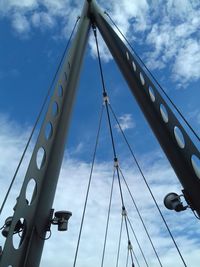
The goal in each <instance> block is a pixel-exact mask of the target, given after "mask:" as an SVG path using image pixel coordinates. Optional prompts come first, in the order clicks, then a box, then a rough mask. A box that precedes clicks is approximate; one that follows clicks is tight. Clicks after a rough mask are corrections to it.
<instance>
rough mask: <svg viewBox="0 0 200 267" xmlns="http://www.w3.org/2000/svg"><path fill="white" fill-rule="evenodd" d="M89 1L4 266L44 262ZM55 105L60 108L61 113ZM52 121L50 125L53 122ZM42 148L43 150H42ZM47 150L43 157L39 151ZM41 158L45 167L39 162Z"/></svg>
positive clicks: (35, 153)
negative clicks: (20, 228) (16, 239)
mask: <svg viewBox="0 0 200 267" xmlns="http://www.w3.org/2000/svg"><path fill="white" fill-rule="evenodd" d="M87 13H88V3H87V1H85V5H84V8H83V12H82V15H81V19H80V22H79V28H78V31H77V33H76V36H75V39H74V41H73V44H72V46H71V49H70V50H69V53H68V55H67V56H66V58H65V61H64V66H63V68H62V71H61V72H60V76H59V80H58V82H57V84H56V86H55V91H54V94H53V96H52V98H51V100H50V104H49V107H48V111H47V114H46V117H45V119H44V122H43V124H42V127H41V131H40V134H39V137H38V140H37V142H36V145H35V148H34V151H33V155H32V157H31V160H30V164H29V167H28V170H27V173H26V176H25V180H24V182H23V185H22V189H21V192H20V195H19V199H18V203H17V206H16V210H15V212H14V217H13V221H12V225H11V228H10V231H9V235H8V237H7V239H6V243H5V246H4V250H3V255H2V257H1V261H0V266H1V267H7V266H12V267H23V266H26V267H37V266H39V264H40V259H41V255H42V250H43V245H44V238H45V234H46V229H45V228H46V226H47V225H48V221H49V214H50V211H51V208H52V204H53V199H54V195H55V190H56V185H57V181H58V176H59V172H60V167H61V163H62V159H63V153H64V147H65V141H66V135H67V129H68V125H69V121H70V115H71V111H72V106H73V102H74V98H75V92H76V90H75V88H76V86H77V82H78V78H79V74H80V69H81V63H82V59H83V56H84V51H85V46H86V44H87V40H88V33H89V29H90V20H89V19H88V16H87ZM55 107H57V112H55V111H56V109H55ZM49 123H50V124H49ZM49 125H51V127H50V128H51V129H52V132H51V131H50V137H49V138H47V137H46V130H47V129H46V127H48V126H49ZM41 148H42V149H41ZM40 150H43V151H45V156H44V158H43V160H42V161H41V159H39V158H38V156H39V155H38V151H40ZM38 161H41V165H42V166H41V168H38V166H37V162H38ZM31 179H34V181H35V183H36V189H35V191H34V193H33V198H32V203H31V204H30V203H29V204H30V205H28V203H27V201H26V190H27V185H28V184H29V182H30V180H31ZM20 218H23V219H24V220H25V222H26V231H24V233H23V236H24V237H23V240H21V245H20V247H19V248H18V249H15V248H14V247H13V232H14V228H15V225H16V223H17V222H18V220H19V219H20Z"/></svg>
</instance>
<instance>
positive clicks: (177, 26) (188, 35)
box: [146, 0, 200, 85]
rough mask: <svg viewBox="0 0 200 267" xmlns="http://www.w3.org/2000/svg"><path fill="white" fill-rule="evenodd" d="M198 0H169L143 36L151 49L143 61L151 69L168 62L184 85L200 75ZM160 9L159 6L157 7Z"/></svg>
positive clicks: (173, 74) (174, 74)
mask: <svg viewBox="0 0 200 267" xmlns="http://www.w3.org/2000/svg"><path fill="white" fill-rule="evenodd" d="M197 6H198V2H196V1H192V2H191V1H189V0H184V1H183V2H181V7H180V3H179V2H178V1H168V4H167V8H166V10H165V9H161V10H162V13H163V15H162V18H161V19H160V20H156V21H155V22H153V24H152V27H151V30H150V32H149V33H148V35H147V37H146V41H147V44H149V45H150V47H151V51H149V52H147V54H146V61H147V62H148V65H149V66H150V67H151V68H152V69H156V68H164V67H167V65H168V64H169V63H170V65H171V66H172V76H173V77H174V78H175V79H176V80H177V81H179V82H180V84H182V85H184V84H185V83H187V82H189V81H195V80H197V79H199V78H200V72H199V65H200V59H199V53H198V51H199V42H200V36H199V31H198V29H199V28H200V10H199V8H197ZM158 10H159V8H158Z"/></svg>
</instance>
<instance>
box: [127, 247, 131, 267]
mask: <svg viewBox="0 0 200 267" xmlns="http://www.w3.org/2000/svg"><path fill="white" fill-rule="evenodd" d="M129 253H130V251H129V248H127V256H126V267H128V259H129Z"/></svg>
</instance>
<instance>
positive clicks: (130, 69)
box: [91, 1, 200, 216]
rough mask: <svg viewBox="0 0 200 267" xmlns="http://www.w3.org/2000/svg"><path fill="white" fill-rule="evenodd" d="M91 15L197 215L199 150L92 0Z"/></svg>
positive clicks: (199, 188)
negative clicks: (197, 162)
mask: <svg viewBox="0 0 200 267" xmlns="http://www.w3.org/2000/svg"><path fill="white" fill-rule="evenodd" d="M91 19H92V21H93V22H94V23H95V25H96V26H97V27H98V29H99V30H100V32H101V35H102V37H103V39H104V41H105V42H106V44H107V46H108V48H109V50H110V52H111V54H112V56H113V58H114V60H115V61H116V63H117V64H118V67H119V69H120V70H121V72H122V74H123V76H124V78H125V80H126V81H127V83H128V85H129V88H130V90H131V92H132V93H133V95H134V97H135V99H136V100H137V102H138V104H139V106H140V108H141V110H142V112H143V114H144V116H145V117H146V119H147V121H148V123H149V125H150V127H151V129H152V130H153V132H154V134H155V136H156V138H157V140H158V141H159V143H160V145H161V147H162V149H163V151H164V153H165V154H166V156H167V158H168V160H169V161H170V163H171V165H172V167H173V169H174V171H175V173H176V175H177V177H178V179H179V181H180V182H181V184H182V186H183V194H184V196H185V199H186V201H187V202H188V204H189V205H190V207H191V208H192V209H193V210H196V212H197V213H198V215H199V216H200V201H199V194H200V173H199V169H198V167H197V165H196V160H200V152H199V150H198V149H197V147H196V146H195V145H194V143H193V142H192V140H191V138H190V137H189V136H188V134H187V133H186V131H185V130H184V128H183V126H182V125H181V123H180V122H179V121H178V119H177V118H176V116H175V115H174V113H173V112H172V110H171V108H170V107H169V105H168V104H167V103H166V101H165V100H164V99H163V97H162V96H161V94H160V93H159V91H158V90H157V88H156V86H155V84H154V82H153V81H152V80H151V79H150V77H149V76H148V75H147V74H146V73H145V71H144V69H143V68H142V66H141V63H140V62H139V61H138V59H137V58H136V56H135V55H134V54H132V53H131V52H130V50H129V49H128V48H127V47H126V46H125V44H124V43H123V41H122V40H121V39H120V38H119V37H118V35H117V34H116V32H115V31H114V30H113V29H112V27H111V26H110V25H109V23H108V22H107V19H106V17H105V15H104V13H103V12H102V11H101V9H100V8H99V7H98V5H97V3H96V2H95V1H92V3H91Z"/></svg>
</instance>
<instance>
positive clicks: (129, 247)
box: [128, 240, 133, 250]
mask: <svg viewBox="0 0 200 267" xmlns="http://www.w3.org/2000/svg"><path fill="white" fill-rule="evenodd" d="M128 249H129V250H133V246H132V244H131V241H130V240H129V241H128Z"/></svg>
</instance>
